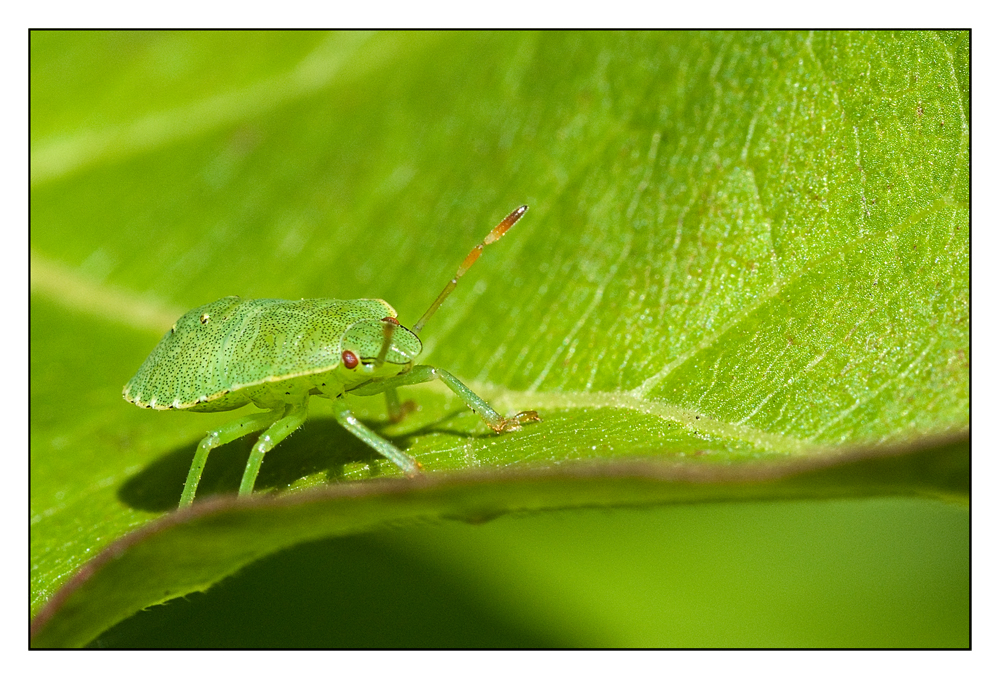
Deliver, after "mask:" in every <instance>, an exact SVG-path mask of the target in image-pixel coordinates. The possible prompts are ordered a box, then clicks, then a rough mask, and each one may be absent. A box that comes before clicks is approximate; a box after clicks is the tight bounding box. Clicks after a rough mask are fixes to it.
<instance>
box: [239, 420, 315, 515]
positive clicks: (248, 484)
mask: <svg viewBox="0 0 1000 679" xmlns="http://www.w3.org/2000/svg"><path fill="white" fill-rule="evenodd" d="M308 414H309V408H308V407H307V406H306V402H305V401H302V402H301V403H289V404H288V405H287V406H285V412H284V413H283V414H282V416H281V419H279V420H278V421H277V422H275V423H274V424H272V425H271V426H270V427H268V428H267V431H265V432H264V433H263V434H261V435H260V438H259V439H257V443H255V444H254V446H253V450H251V451H250V459H249V460H247V468H246V470H245V471H244V472H243V480H242V481H240V497H243V496H246V495H249V494H250V493H251V492H253V484H254V483H255V482H256V481H257V474H258V473H259V472H260V464H261V463H262V462H263V461H264V453H266V452H267V451H269V450H271V448H274V447H275V446H276V445H278V444H279V443H281V442H282V441H284V440H285V438H286V437H287V436H288V435H289V434H291V433H292V432H293V431H295V430H296V429H298V428H299V427H301V426H302V423H303V422H305V421H306V416H307V415H308Z"/></svg>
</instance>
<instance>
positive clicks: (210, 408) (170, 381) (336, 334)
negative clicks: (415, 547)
mask: <svg viewBox="0 0 1000 679" xmlns="http://www.w3.org/2000/svg"><path fill="white" fill-rule="evenodd" d="M527 209H528V206H527V205H522V206H521V207H519V208H517V209H516V210H514V211H513V212H511V213H510V214H509V215H507V216H506V217H505V218H504V219H503V221H501V222H500V223H499V224H497V225H496V226H495V227H494V228H493V230H491V231H490V232H489V234H487V236H486V238H484V239H483V241H482V242H481V243H480V244H479V245H477V246H476V247H474V248H473V249H472V251H471V252H470V253H469V255H468V256H467V257H466V258H465V260H464V261H463V262H462V265H461V266H460V267H459V268H458V271H457V272H456V273H455V276H454V277H453V278H452V279H451V281H449V283H448V285H446V286H445V288H444V290H443V291H442V292H441V294H440V295H438V298H437V299H436V300H434V303H433V304H431V306H430V308H429V309H428V310H427V312H426V313H425V314H424V315H423V316H421V317H420V320H418V321H417V322H416V323H415V324H414V325H413V327H412V329H407V328H405V327H403V326H401V325H400V324H399V321H397V320H396V310H395V309H393V308H392V307H391V306H389V304H388V303H387V302H385V301H383V300H381V299H355V300H340V299H301V300H284V299H247V300H241V299H240V298H239V297H223V298H222V299H220V300H217V301H215V302H212V303H211V304H206V305H204V306H200V307H198V308H197V309H192V310H191V311H189V312H187V313H186V314H184V315H183V316H181V317H180V319H179V320H178V321H177V323H175V324H174V326H173V327H172V328H170V330H169V331H167V334H166V335H164V336H163V339H161V340H160V343H159V344H157V345H156V348H155V349H153V352H152V353H151V354H150V355H149V357H148V358H147V359H146V361H145V362H144V363H143V364H142V366H141V367H140V368H139V371H138V372H137V373H136V374H135V376H134V377H133V378H132V379H131V380H129V381H128V384H126V385H125V388H124V390H123V391H122V395H123V396H124V397H125V400H126V401H128V402H130V403H134V404H135V405H137V406H139V407H141V408H152V409H154V410H190V411H192V412H214V411H220V410H233V409H235V408H240V407H242V406H245V405H247V404H249V403H252V404H254V405H255V406H257V407H258V408H262V409H263V410H264V412H255V413H251V414H249V415H246V416H244V417H241V418H239V419H237V420H234V421H232V422H230V423H228V424H225V425H223V426H221V427H219V428H218V429H215V430H213V431H210V432H208V435H207V436H206V437H205V438H204V439H202V441H201V443H199V444H198V450H197V451H196V452H195V456H194V461H193V462H192V463H191V470H190V471H189V472H188V477H187V481H186V482H185V484H184V492H183V493H182V494H181V501H180V506H181V507H185V506H187V505H190V504H191V503H192V502H193V501H194V496H195V492H196V491H197V489H198V481H199V480H200V479H201V473H202V470H203V469H204V468H205V462H206V460H207V459H208V454H209V452H211V451H212V449H213V448H217V447H219V446H221V445H223V444H226V443H229V442H230V441H234V440H236V439H238V438H240V437H242V436H245V435H246V434H249V433H251V432H255V431H260V430H262V429H263V430H265V431H264V433H263V434H262V435H261V436H260V438H259V439H257V443H256V444H255V445H254V447H253V450H252V451H251V453H250V459H249V460H248V461H247V466H246V471H245V472H244V473H243V480H242V482H241V483H240V491H239V494H240V495H241V496H245V495H249V494H250V493H251V492H252V491H253V487H254V482H255V481H256V480H257V473H258V471H259V470H260V465H261V462H262V461H263V460H264V454H265V453H267V451H269V450H271V449H272V448H273V447H274V446H276V445H277V444H278V443H280V442H281V441H282V440H283V439H284V438H285V437H286V436H288V435H289V434H291V433H292V432H293V431H295V430H296V429H298V427H299V426H300V425H301V424H302V423H303V422H304V421H305V419H306V412H307V407H306V402H307V401H308V399H309V397H310V396H322V397H325V398H328V399H330V400H331V401H333V404H334V405H333V413H334V417H335V418H336V419H337V421H338V422H339V423H340V424H341V425H343V426H344V428H345V429H347V430H348V431H349V432H351V433H352V434H354V435H355V436H357V437H358V438H359V439H361V440H362V441H364V442H365V443H367V444H368V445H370V446H371V447H372V448H374V449H375V450H376V451H378V452H379V453H380V454H381V455H383V456H385V457H387V458H389V459H390V460H392V461H393V462H394V463H395V464H396V465H397V466H398V467H399V468H400V469H402V470H403V471H404V472H405V473H406V474H407V475H409V476H413V475H415V474H417V473H418V472H419V470H420V464H419V463H418V462H417V461H416V459H414V458H413V457H412V456H410V455H407V454H406V453H404V452H403V451H402V450H400V449H399V448H397V447H396V446H394V445H392V444H391V443H389V442H388V441H386V440H385V439H383V438H382V437H380V436H379V435H378V434H376V433H375V432H373V431H372V430H371V429H369V428H367V427H366V426H365V425H363V424H361V422H359V421H358V420H357V418H356V417H354V415H353V414H351V411H350V410H349V409H348V408H347V404H346V403H345V401H344V395H345V394H347V393H350V394H355V395H358V396H370V395H374V394H380V393H381V394H385V400H386V405H387V407H388V410H389V417H390V419H391V420H393V421H399V420H401V419H402V418H403V417H404V416H405V415H406V412H407V408H406V407H405V406H404V405H401V404H400V402H399V397H398V395H397V393H396V389H397V388H398V387H403V386H406V385H409V384H419V383H421V382H429V381H431V380H435V379H439V380H441V381H442V382H444V383H445V384H446V385H447V386H448V387H449V388H450V389H451V390H452V391H454V392H455V393H456V394H458V395H459V396H460V397H461V398H462V400H463V401H465V403H466V404H467V405H468V406H469V407H470V408H471V409H472V410H473V411H474V412H475V413H476V414H478V415H479V416H480V417H481V418H482V419H483V421H484V422H486V424H488V425H489V426H490V428H491V429H493V431H495V432H496V433H498V434H499V433H503V432H509V431H515V430H517V429H520V428H521V425H523V424H526V423H528V422H537V421H539V417H538V414H537V413H536V412H535V411H533V410H529V411H526V412H520V413H517V414H516V415H514V416H512V417H503V416H501V415H500V414H499V413H497V412H496V411H495V410H493V408H491V407H490V406H489V404H488V403H486V401H484V400H483V399H482V398H480V397H479V396H477V395H476V394H475V393H474V392H473V391H472V390H471V389H469V388H468V387H466V386H465V385H464V384H462V383H461V382H460V381H459V380H458V378H456V377H455V376H454V375H452V374H451V373H448V372H446V371H444V370H441V369H440V368H434V367H431V366H429V365H414V363H413V362H414V360H415V359H416V358H417V356H419V355H420V351H421V348H422V345H421V343H420V339H419V338H418V337H417V334H418V333H419V332H420V330H421V329H422V328H423V327H424V324H425V323H426V322H427V320H428V319H429V318H430V317H431V315H432V314H433V313H434V312H435V311H437V309H438V307H440V306H441V303H442V302H443V301H444V300H445V298H446V297H447V296H448V295H449V294H450V293H451V291H452V290H454V288H455V286H456V285H457V284H458V279H459V278H461V277H462V276H463V275H464V274H465V272H466V271H467V270H468V269H469V267H471V266H472V264H473V263H475V261H476V260H477V259H478V258H479V255H480V254H482V251H483V248H484V247H485V246H487V245H489V244H490V243H493V242H495V241H497V240H499V239H500V238H501V237H502V236H503V235H504V233H506V232H507V230H508V229H509V228H510V227H511V226H513V225H514V223H515V222H516V221H517V220H518V219H520V218H521V215H523V214H524V213H525V212H526V211H527ZM406 405H409V404H406Z"/></svg>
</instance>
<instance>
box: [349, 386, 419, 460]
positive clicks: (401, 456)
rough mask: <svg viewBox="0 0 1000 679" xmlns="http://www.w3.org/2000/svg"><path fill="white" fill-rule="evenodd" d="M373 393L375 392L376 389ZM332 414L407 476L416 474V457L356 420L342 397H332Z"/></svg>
mask: <svg viewBox="0 0 1000 679" xmlns="http://www.w3.org/2000/svg"><path fill="white" fill-rule="evenodd" d="M379 391H381V390H379ZM374 393H376V394H377V393H378V391H376V392H374ZM397 403H398V401H397ZM333 416H334V417H335V418H336V419H337V422H339V423H340V425H341V426H342V427H343V428H344V429H346V430H347V431H349V432H351V433H352V434H354V435H355V436H357V437H358V438H359V439H361V440H362V441H364V442H365V443H367V444H368V445H369V446H371V447H372V448H374V449H375V450H376V451H378V453H379V454H380V455H382V456H383V457H386V458H388V459H389V460H391V461H392V462H394V463H395V464H396V466H397V467H399V468H400V469H402V470H403V471H404V472H406V474H407V475H408V476H416V475H417V473H418V472H419V471H420V463H419V462H417V461H416V459H414V458H413V457H411V456H410V455H407V454H406V453H404V452H403V451H402V450H400V449H399V448H397V447H396V446H394V445H392V444H391V443H389V442H388V441H386V440H385V439H384V438H382V437H381V436H379V435H378V434H376V433H375V432H373V431H372V430H371V429H369V428H368V427H366V426H365V425H363V424H361V422H359V421H358V418H356V417H355V416H354V413H352V412H351V410H350V408H348V407H347V403H346V402H345V401H344V399H343V398H335V399H333Z"/></svg>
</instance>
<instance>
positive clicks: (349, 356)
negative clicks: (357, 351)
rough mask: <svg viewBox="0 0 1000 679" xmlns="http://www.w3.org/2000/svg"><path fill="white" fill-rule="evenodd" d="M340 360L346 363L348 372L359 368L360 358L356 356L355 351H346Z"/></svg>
mask: <svg viewBox="0 0 1000 679" xmlns="http://www.w3.org/2000/svg"><path fill="white" fill-rule="evenodd" d="M340 360H342V361H343V362H344V367H345V368H347V369H348V370H354V369H355V368H357V367H358V357H357V356H355V355H354V352H353V351H345V352H344V353H342V354H341V355H340Z"/></svg>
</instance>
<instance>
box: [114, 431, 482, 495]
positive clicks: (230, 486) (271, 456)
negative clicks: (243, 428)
mask: <svg viewBox="0 0 1000 679" xmlns="http://www.w3.org/2000/svg"><path fill="white" fill-rule="evenodd" d="M367 424H368V425H369V426H371V427H372V428H373V429H375V430H376V431H378V430H380V429H382V428H384V427H385V424H384V423H367ZM432 429H433V427H428V428H427V430H428V431H430V430H432ZM414 433H415V432H411V433H408V434H407V435H406V436H399V437H394V436H386V435H385V434H383V436H385V438H387V439H388V440H389V441H390V442H392V443H393V444H394V445H396V446H398V447H400V448H403V449H406V448H407V447H409V445H410V442H411V440H412V437H413V435H414ZM456 433H457V432H456ZM465 435H467V434H465ZM256 441H257V436H255V435H254V434H250V435H248V436H244V437H243V438H241V439H237V440H236V441H233V442H232V443H228V444H226V445H224V446H220V447H219V448H217V449H216V450H215V451H214V452H213V453H212V456H211V457H210V458H209V460H208V464H207V465H206V466H205V471H204V473H203V475H202V481H201V485H200V486H199V488H200V489H202V490H201V491H200V492H199V494H198V500H203V499H205V498H207V497H209V496H210V495H218V494H225V495H236V493H237V491H238V490H239V486H240V479H241V478H242V476H243V471H244V469H245V468H246V465H247V459H248V458H249V457H250V449H251V448H252V447H253V445H254V443H255V442H256ZM197 446H198V440H193V441H191V442H189V443H186V444H184V445H183V446H180V447H178V448H176V449H174V450H172V451H170V452H169V453H166V454H165V455H163V456H161V457H160V458H159V459H157V460H156V461H154V462H152V463H150V464H149V465H147V466H146V468H145V469H143V470H142V471H140V472H139V473H138V474H136V475H135V476H133V477H131V478H130V479H128V480H127V481H126V482H125V483H124V484H123V485H122V487H121V488H120V489H119V491H118V499H119V500H120V501H121V502H123V503H124V504H126V505H128V506H129V507H132V508H135V509H141V510H145V511H152V512H162V511H169V510H171V509H174V508H175V507H177V498H179V497H180V494H181V492H182V490H183V488H184V479H185V478H186V476H187V473H188V469H189V468H190V466H191V458H192V457H193V455H194V452H195V448H196V447H197ZM380 461H381V458H380V456H379V455H378V453H377V452H375V451H374V450H373V449H372V448H370V447H368V446H367V445H365V444H364V442H362V441H360V440H359V439H357V438H356V437H354V436H353V435H351V434H350V433H349V432H348V431H347V430H345V429H344V428H343V427H341V426H340V425H339V424H337V423H336V422H335V421H334V420H332V419H323V418H316V419H312V420H308V421H307V422H306V423H305V424H304V425H303V426H302V427H300V428H299V429H298V430H297V431H296V432H294V433H293V434H292V435H291V436H289V437H288V438H287V439H285V440H284V441H282V442H281V445H280V446H277V447H276V448H275V449H274V450H272V451H271V452H269V453H268V454H267V457H265V459H264V464H263V465H262V467H261V470H260V476H259V477H258V479H257V485H256V487H257V489H258V490H268V489H273V488H284V487H287V486H288V485H289V484H291V483H294V482H295V481H297V480H299V479H301V478H303V477H306V476H311V475H313V474H317V473H322V472H325V473H326V477H327V479H328V480H330V481H335V480H337V479H340V478H342V477H343V475H344V467H345V465H348V464H351V463H354V462H361V463H363V464H367V465H368V466H369V469H370V470H371V472H372V475H373V476H374V475H378V474H379V473H380V470H381V469H384V468H385V467H384V466H382V465H380V464H379V462H380ZM390 466H391V465H390Z"/></svg>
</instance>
